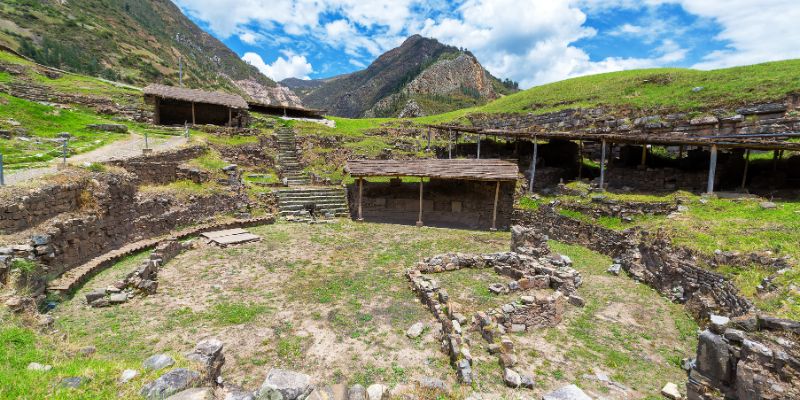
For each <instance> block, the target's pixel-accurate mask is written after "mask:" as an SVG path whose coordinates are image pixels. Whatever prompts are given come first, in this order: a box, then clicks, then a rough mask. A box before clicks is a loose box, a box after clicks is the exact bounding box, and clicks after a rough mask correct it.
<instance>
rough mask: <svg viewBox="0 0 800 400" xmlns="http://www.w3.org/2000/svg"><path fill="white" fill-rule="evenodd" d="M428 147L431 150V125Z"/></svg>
mask: <svg viewBox="0 0 800 400" xmlns="http://www.w3.org/2000/svg"><path fill="white" fill-rule="evenodd" d="M427 149H428V151H430V150H431V127H430V126H429V127H428V147H427Z"/></svg>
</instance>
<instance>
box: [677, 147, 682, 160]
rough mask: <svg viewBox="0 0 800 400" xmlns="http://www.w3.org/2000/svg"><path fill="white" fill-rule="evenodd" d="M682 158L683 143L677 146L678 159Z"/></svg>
mask: <svg viewBox="0 0 800 400" xmlns="http://www.w3.org/2000/svg"><path fill="white" fill-rule="evenodd" d="M681 158H683V145H680V146H678V159H679V160H680V159H681Z"/></svg>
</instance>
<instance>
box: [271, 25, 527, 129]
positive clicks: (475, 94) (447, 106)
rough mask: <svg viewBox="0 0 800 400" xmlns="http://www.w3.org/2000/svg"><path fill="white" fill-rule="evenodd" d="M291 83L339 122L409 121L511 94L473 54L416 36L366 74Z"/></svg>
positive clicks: (509, 87)
mask: <svg viewBox="0 0 800 400" xmlns="http://www.w3.org/2000/svg"><path fill="white" fill-rule="evenodd" d="M297 81H298V80H291V81H284V82H287V84H288V85H290V86H289V87H290V88H291V87H295V88H297V89H295V90H297V93H298V94H299V95H300V96H301V98H302V100H303V103H304V104H306V105H307V106H309V107H314V108H323V109H327V110H329V112H330V114H332V115H337V116H343V117H393V116H404V117H413V116H420V115H428V114H435V113H441V112H446V111H451V110H455V109H459V108H464V107H469V106H476V105H480V104H484V103H486V102H487V101H490V100H493V99H496V98H498V97H499V96H500V95H502V94H506V93H510V92H513V91H514V85H513V83H512V82H510V81H507V82H506V85H505V86H504V84H503V82H501V81H500V80H498V79H497V78H495V77H493V76H491V74H489V73H488V72H487V71H486V70H485V69H484V68H483V67H482V66H481V64H480V63H479V62H478V60H477V59H476V58H475V56H473V55H472V54H471V53H469V52H466V51H462V50H459V49H458V48H455V47H452V46H446V45H443V44H441V43H439V42H438V41H437V40H435V39H429V38H424V37H422V36H419V35H414V36H411V37H410V38H408V39H406V41H405V42H403V44H402V45H401V46H400V47H397V48H395V49H392V50H390V51H388V52H386V53H385V54H383V55H381V56H380V57H378V59H376V60H375V61H374V62H373V63H372V64H370V66H369V67H367V69H365V70H362V71H358V72H354V73H352V74H348V75H343V76H339V77H336V78H333V79H328V80H326V81H324V82H320V81H300V82H297Z"/></svg>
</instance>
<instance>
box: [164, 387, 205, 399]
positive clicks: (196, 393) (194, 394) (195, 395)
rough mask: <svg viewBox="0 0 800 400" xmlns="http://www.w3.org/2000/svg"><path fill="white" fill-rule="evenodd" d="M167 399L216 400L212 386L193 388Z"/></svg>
mask: <svg viewBox="0 0 800 400" xmlns="http://www.w3.org/2000/svg"><path fill="white" fill-rule="evenodd" d="M167 400H214V391H213V390H212V389H211V388H207V387H206V388H191V389H186V390H184V391H182V392H179V393H176V394H173V395H172V396H169V397H167Z"/></svg>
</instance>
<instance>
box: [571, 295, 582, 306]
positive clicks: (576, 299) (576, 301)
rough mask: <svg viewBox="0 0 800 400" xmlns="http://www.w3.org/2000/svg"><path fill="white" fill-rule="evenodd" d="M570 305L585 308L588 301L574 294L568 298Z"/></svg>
mask: <svg viewBox="0 0 800 400" xmlns="http://www.w3.org/2000/svg"><path fill="white" fill-rule="evenodd" d="M568 301H569V304H572V305H573V306H575V307H583V306H584V305H585V304H586V301H585V300H584V299H583V297H580V296H576V295H574V294H571V295H569V298H568Z"/></svg>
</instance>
